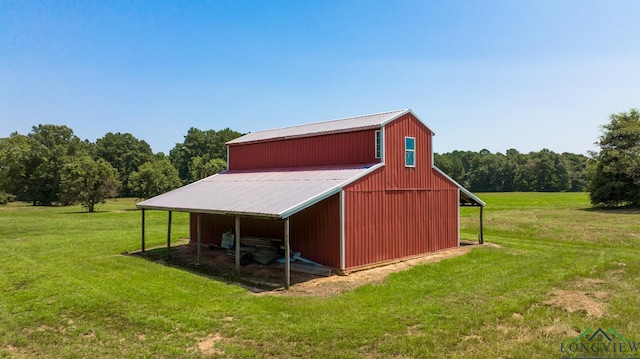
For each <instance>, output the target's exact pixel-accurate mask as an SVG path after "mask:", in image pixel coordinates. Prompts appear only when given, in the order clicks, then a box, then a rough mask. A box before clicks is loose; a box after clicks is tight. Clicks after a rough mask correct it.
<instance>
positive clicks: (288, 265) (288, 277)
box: [284, 217, 291, 289]
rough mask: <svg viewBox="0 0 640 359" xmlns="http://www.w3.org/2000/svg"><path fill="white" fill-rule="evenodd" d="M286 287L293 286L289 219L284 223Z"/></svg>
mask: <svg viewBox="0 0 640 359" xmlns="http://www.w3.org/2000/svg"><path fill="white" fill-rule="evenodd" d="M284 271H285V274H284V278H285V282H284V287H285V289H289V286H290V285H291V248H290V247H289V217H287V219H285V221H284Z"/></svg>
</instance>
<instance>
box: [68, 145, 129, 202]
mask: <svg viewBox="0 0 640 359" xmlns="http://www.w3.org/2000/svg"><path fill="white" fill-rule="evenodd" d="M60 180H61V181H60V190H61V191H60V201H61V202H62V203H63V204H65V205H70V204H74V203H80V204H81V205H82V206H83V207H85V208H87V210H88V211H89V212H93V211H94V209H95V206H96V205H97V204H98V203H104V201H105V199H107V198H111V197H115V196H116V195H117V194H118V188H119V187H120V181H119V180H118V171H116V169H115V168H113V167H112V166H111V164H110V163H109V162H107V161H105V160H104V159H102V158H99V159H97V160H94V159H93V158H91V157H90V156H88V155H85V156H80V157H76V158H75V159H73V160H72V161H70V162H68V163H67V164H66V165H65V166H64V167H63V168H62V171H61V176H60Z"/></svg>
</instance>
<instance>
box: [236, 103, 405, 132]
mask: <svg viewBox="0 0 640 359" xmlns="http://www.w3.org/2000/svg"><path fill="white" fill-rule="evenodd" d="M404 111H408V109H406V108H405V109H401V110H394V111H385V112H378V113H371V114H367V115H358V116H351V117H343V118H336V119H333V120H324V121H316V122H309V123H303V124H300V125H291V126H285V127H277V128H271V129H268V130H260V131H255V132H249V133H248V134H255V133H262V132H270V131H277V130H285V129H290V128H296V127H305V126H310V125H317V124H321V123H329V122H338V121H346V120H352V119H355V118H363V117H372V116H380V115H385V114H388V113H400V112H404Z"/></svg>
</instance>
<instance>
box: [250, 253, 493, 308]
mask: <svg viewBox="0 0 640 359" xmlns="http://www.w3.org/2000/svg"><path fill="white" fill-rule="evenodd" d="M484 245H488V244H487V243H485V244H484ZM489 245H490V244H489ZM477 246H479V245H468V246H462V247H457V248H452V249H446V250H442V251H438V252H434V253H428V254H425V255H423V256H420V257H416V258H412V259H408V260H404V261H398V262H395V263H389V264H386V265H381V266H379V267H375V268H370V269H366V270H361V271H356V272H352V273H349V274H347V275H335V276H331V277H321V278H318V277H316V278H313V279H310V280H308V281H304V282H301V283H297V284H295V285H293V286H291V287H290V288H289V290H288V291H271V292H263V293H260V294H262V295H290V296H297V295H302V296H320V297H327V296H332V295H337V294H340V293H342V292H344V291H348V290H353V289H356V288H358V287H360V286H362V285H365V284H370V283H381V282H382V281H384V280H385V278H387V276H389V274H391V273H397V272H401V271H404V270H407V269H411V268H413V267H415V266H417V265H421V264H427V263H436V262H439V261H441V260H443V259H447V258H453V257H457V256H461V255H463V254H466V253H469V251H471V249H472V248H474V247H477Z"/></svg>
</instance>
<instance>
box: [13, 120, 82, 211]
mask: <svg viewBox="0 0 640 359" xmlns="http://www.w3.org/2000/svg"><path fill="white" fill-rule="evenodd" d="M27 138H28V142H29V152H28V154H27V156H26V159H25V162H24V165H25V168H24V179H25V183H24V188H23V189H22V190H21V191H20V192H22V195H21V198H20V199H22V200H26V201H30V202H32V203H33V204H34V205H51V204H53V203H55V202H58V201H59V199H60V198H59V194H60V171H61V170H62V168H63V167H64V165H65V164H66V163H67V162H70V161H71V160H72V159H73V158H74V157H76V156H82V155H87V154H88V143H87V142H85V141H81V140H80V138H78V137H77V136H75V135H74V134H73V130H71V129H70V128H69V127H67V126H59V125H38V126H33V128H32V132H30V133H29V134H28V135H27Z"/></svg>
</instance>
